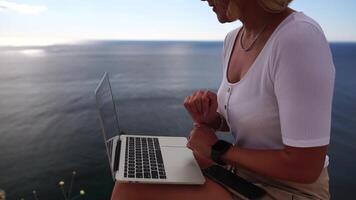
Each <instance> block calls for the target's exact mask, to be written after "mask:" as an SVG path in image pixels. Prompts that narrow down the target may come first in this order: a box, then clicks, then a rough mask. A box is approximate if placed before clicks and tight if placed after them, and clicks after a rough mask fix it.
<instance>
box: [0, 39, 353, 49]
mask: <svg viewBox="0 0 356 200" xmlns="http://www.w3.org/2000/svg"><path fill="white" fill-rule="evenodd" d="M109 41H116V42H224V40H220V39H211V40H210V39H202V40H200V39H119V38H107V39H102V38H98V39H83V40H80V39H79V40H69V41H63V42H60V41H57V42H55V41H53V42H47V43H43V44H1V43H0V48H14V47H49V46H58V45H80V44H85V43H91V42H109ZM328 43H356V40H328Z"/></svg>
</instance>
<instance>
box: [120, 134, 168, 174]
mask: <svg viewBox="0 0 356 200" xmlns="http://www.w3.org/2000/svg"><path fill="white" fill-rule="evenodd" d="M124 177H125V178H145V179H166V171H165V169H164V165H163V159H162V153H161V149H160V146H159V141H158V138H148V137H128V138H127V140H126V153H125V169H124Z"/></svg>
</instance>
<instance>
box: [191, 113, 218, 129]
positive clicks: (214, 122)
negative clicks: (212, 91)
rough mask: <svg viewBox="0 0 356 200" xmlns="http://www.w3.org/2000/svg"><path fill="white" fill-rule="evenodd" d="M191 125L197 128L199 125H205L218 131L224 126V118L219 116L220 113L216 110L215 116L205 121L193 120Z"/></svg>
mask: <svg viewBox="0 0 356 200" xmlns="http://www.w3.org/2000/svg"><path fill="white" fill-rule="evenodd" d="M193 125H194V127H197V128H199V127H201V126H207V127H209V128H211V129H213V130H214V131H219V130H221V129H222V128H223V127H224V118H223V117H222V116H221V114H220V113H218V112H216V114H215V117H214V118H213V120H211V121H210V122H205V123H198V122H194V123H193Z"/></svg>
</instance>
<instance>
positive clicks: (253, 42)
mask: <svg viewBox="0 0 356 200" xmlns="http://www.w3.org/2000/svg"><path fill="white" fill-rule="evenodd" d="M267 24H268V23H266V24H265V25H264V26H263V28H262V29H261V30H260V32H258V34H257V35H256V37H255V38H254V39H253V41H252V43H251V44H250V46H248V47H244V45H243V44H242V38H243V37H244V34H245V28H244V27H242V28H243V30H242V33H241V37H240V46H241V49H242V50H244V51H245V52H247V51H250V50H251V49H252V48H253V46H254V45H255V43H256V41H257V39H258V38H259V37H260V35H261V34H262V33H263V31H264V30H265V29H266V27H267Z"/></svg>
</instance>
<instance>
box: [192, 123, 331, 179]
mask: <svg viewBox="0 0 356 200" xmlns="http://www.w3.org/2000/svg"><path fill="white" fill-rule="evenodd" d="M217 141H218V138H217V137H216V135H215V133H214V132H213V131H212V130H211V129H210V128H209V127H204V126H201V127H199V128H197V127H196V128H194V129H193V130H192V131H191V133H190V137H189V142H188V144H187V146H188V147H189V148H190V149H192V150H193V152H194V153H195V154H198V155H199V157H201V158H205V159H206V160H211V159H210V155H211V147H212V146H213V145H214V144H215V143H216V142H217ZM327 147H328V146H327V145H325V146H320V147H308V148H307V147H303V148H299V147H298V148H297V147H291V146H285V147H284V149H281V150H255V149H246V148H239V147H236V146H233V147H231V148H230V149H229V150H228V151H227V152H226V153H225V154H224V155H222V157H221V159H222V160H223V161H224V162H226V163H227V164H230V165H233V166H239V167H242V168H245V169H248V170H249V171H252V172H255V173H257V174H260V175H263V176H268V177H271V178H275V179H281V180H285V181H293V182H297V183H313V182H315V180H317V178H318V177H319V175H320V173H321V170H322V169H323V167H324V162H325V156H326V152H327Z"/></svg>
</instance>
